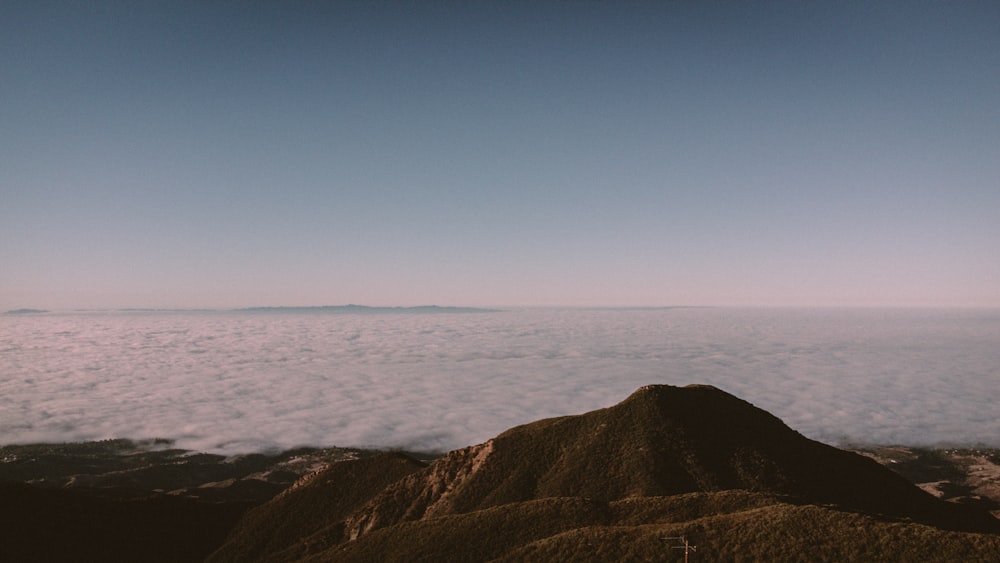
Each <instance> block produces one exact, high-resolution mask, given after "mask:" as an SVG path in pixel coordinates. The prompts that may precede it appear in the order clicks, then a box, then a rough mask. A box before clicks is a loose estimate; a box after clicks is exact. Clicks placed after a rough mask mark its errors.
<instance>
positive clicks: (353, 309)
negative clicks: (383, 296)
mask: <svg viewBox="0 0 1000 563" xmlns="http://www.w3.org/2000/svg"><path fill="white" fill-rule="evenodd" d="M236 310H237V311H241V312H247V313H332V314H354V315H365V314H384V313H414V314H428V313H431V314H433V313H495V312H497V309H480V308H475V307H440V306H438V305H421V306H417V307H370V306H368V305H322V306H317V307H246V308H243V309H236Z"/></svg>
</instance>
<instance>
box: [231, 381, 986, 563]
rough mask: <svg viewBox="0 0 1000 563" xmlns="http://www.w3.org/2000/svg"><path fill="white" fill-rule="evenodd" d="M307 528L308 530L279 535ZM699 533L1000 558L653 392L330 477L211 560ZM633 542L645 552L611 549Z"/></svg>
mask: <svg viewBox="0 0 1000 563" xmlns="http://www.w3.org/2000/svg"><path fill="white" fill-rule="evenodd" d="M360 463H364V464H365V468H364V470H363V471H359V469H360V465H359V464H360ZM389 468H392V469H391V470H390V469H389ZM350 491H355V492H357V491H368V493H365V494H356V493H354V494H352V493H350ZM317 499H345V500H344V502H340V503H339V504H336V505H335V506H333V505H331V503H329V502H327V503H325V504H324V502H323V501H321V500H317ZM317 506H325V508H324V509H322V510H316V509H315V507H317ZM761 511H764V512H761ZM765 512H766V513H767V514H766V518H764V516H765V514H764V513H765ZM306 513H308V514H310V515H311V516H310V517H309V519H308V520H309V522H311V523H310V524H306V525H303V526H301V527H299V528H297V529H288V527H281V526H279V525H278V524H279V523H281V522H283V521H287V520H289V519H294V520H295V521H302V520H303V514H306ZM761 518H764V520H761ZM720 519H721V520H720ZM744 519H745V520H746V521H745V522H744ZM694 521H697V522H698V525H697V526H696V527H695V528H696V529H699V530H700V533H701V534H702V535H703V537H705V538H706V539H707V538H710V537H713V536H719V537H721V536H725V537H726V538H727V539H726V542H728V543H727V544H726V545H728V546H730V547H729V548H730V549H737V548H738V549H749V547H748V546H746V545H742V544H741V541H743V540H741V539H740V538H742V537H744V536H746V534H747V533H749V532H748V531H747V530H746V529H743V528H747V526H749V528H748V529H751V530H753V534H751V535H753V537H755V538H756V537H757V535H760V534H764V535H765V536H766V535H767V533H771V532H762V531H760V530H758V529H757V528H759V527H760V526H761V525H763V524H762V522H771V523H773V524H775V525H776V526H777V527H774V528H771V527H769V528H767V529H768V530H771V531H772V532H775V533H779V534H780V533H784V534H786V535H787V534H788V533H791V532H789V530H787V529H783V528H782V527H781V525H779V523H781V522H786V521H787V522H795V523H796V524H795V526H797V528H796V530H798V531H799V532H802V531H803V530H806V531H808V530H810V529H813V528H814V530H813V532H808V533H809V534H810V537H809V538H808V541H807V542H806V544H807V545H808V546H813V547H811V548H810V549H820V547H821V546H823V545H825V542H826V543H829V542H832V544H831V545H833V544H836V545H838V546H840V544H839V543H837V541H835V540H831V539H830V538H829V537H826V536H824V535H823V534H827V533H828V532H829V531H830V530H837V529H839V528H838V527H845V526H846V527H847V528H846V529H850V528H851V527H856V526H858V525H861V524H864V525H866V526H868V527H869V528H870V529H872V530H876V532H873V533H876V534H882V533H884V534H887V537H888V538H889V539H888V540H879V541H880V542H881V543H880V545H892V542H893V541H896V540H898V539H899V538H904V537H914V534H916V535H921V534H924V535H928V537H932V538H933V540H934V542H937V543H935V544H934V545H938V544H940V545H948V546H949V547H948V549H952V547H951V543H949V542H954V543H957V544H961V543H962V542H963V541H964V542H966V543H965V545H966V548H968V546H969V545H974V544H969V543H968V541H967V540H968V538H965V539H960V538H959V537H958V536H968V535H969V533H972V534H971V535H972V536H973V537H975V538H980V539H979V540H977V541H983V542H987V543H989V542H991V541H992V542H994V543H996V544H997V545H998V546H1000V536H994V535H992V534H995V533H997V532H998V531H1000V525H998V524H1000V522H998V521H997V520H996V519H995V518H993V517H992V516H990V515H989V514H987V513H985V512H981V511H976V510H974V509H971V508H969V507H965V506H960V505H956V504H950V503H946V502H943V501H940V500H938V499H936V498H934V497H932V496H931V495H929V494H927V493H925V492H923V491H922V490H920V489H919V488H917V487H915V486H913V485H911V484H909V483H908V482H906V481H905V480H904V479H903V478H902V477H900V476H899V475H897V474H895V473H893V472H892V471H890V470H888V469H886V468H884V467H883V466H881V465H879V464H878V463H876V462H874V461H872V460H870V459H868V458H865V457H863V456H860V455H857V454H853V453H850V452H846V451H843V450H839V449H837V448H833V447H831V446H827V445H824V444H821V443H819V442H816V441H813V440H810V439H808V438H805V437H804V436H802V435H800V434H799V433H797V432H795V431H794V430H792V429H790V428H788V427H787V426H786V425H785V424H784V423H782V422H781V421H780V420H779V419H777V418H776V417H774V416H772V415H771V414H769V413H767V412H766V411H763V410H761V409H759V408H757V407H754V406H753V405H751V404H750V403H748V402H746V401H743V400H741V399H739V398H737V397H734V396H732V395H730V394H728V393H725V392H723V391H721V390H719V389H717V388H715V387H711V386H706V385H691V386H687V387H673V386H667V385H649V386H645V387H642V388H640V389H638V390H637V391H635V392H634V393H633V394H632V395H631V396H629V397H628V398H627V399H625V400H624V401H622V402H621V403H619V404H617V405H614V406H612V407H609V408H605V409H600V410H596V411H592V412H589V413H586V414H582V415H577V416H565V417H558V418H550V419H545V420H540V421H537V422H533V423H530V424H525V425H522V426H517V427H515V428H512V429H510V430H507V431H506V432H504V433H502V434H500V435H499V436H496V437H495V438H493V439H491V440H489V441H487V442H485V443H483V444H479V445H476V446H471V447H467V448H463V449H460V450H456V451H453V452H451V453H449V454H448V455H446V456H444V457H442V458H440V459H438V460H436V461H434V462H433V463H431V464H430V465H426V466H424V465H422V464H418V463H416V462H412V461H411V462H408V463H403V462H402V460H401V459H400V458H399V456H398V455H397V456H388V457H385V458H384V459H382V460H381V461H380V460H376V459H370V460H365V461H363V462H342V463H338V464H334V465H332V466H330V467H329V468H328V469H326V470H324V472H322V473H321V474H319V475H317V476H314V477H313V478H312V479H311V480H309V481H306V482H302V483H301V484H300V485H299V486H297V487H295V488H294V489H293V490H290V491H288V492H286V493H285V494H283V495H281V496H280V497H278V498H276V499H275V500H273V501H272V502H271V503H268V504H266V505H264V506H262V507H259V508H258V509H256V510H254V511H251V512H250V514H248V516H247V518H246V519H245V521H244V523H243V525H241V526H237V528H236V530H235V531H234V533H233V534H232V536H231V537H230V540H229V541H228V542H227V543H226V544H225V545H224V546H223V547H222V548H221V549H220V550H219V551H217V552H216V553H215V555H214V559H215V560H216V561H227V560H232V561H235V560H243V559H247V558H262V559H267V558H268V557H272V558H274V559H275V560H289V559H300V558H309V557H319V558H321V559H327V560H329V559H332V560H355V559H358V560H363V559H365V558H369V557H373V558H376V559H397V558H404V559H413V558H416V559H421V558H427V559H435V558H442V557H443V558H446V559H447V558H458V559H471V560H488V559H495V558H502V557H510V558H513V559H521V558H525V557H527V558H534V557H535V556H537V557H538V558H539V559H546V558H549V557H553V556H554V557H556V558H557V559H561V558H564V556H566V557H569V556H570V554H572V558H577V557H581V556H586V557H584V558H585V559H586V558H588V557H590V556H588V555H587V554H593V553H596V552H594V551H593V550H589V551H588V550H587V549H583V548H582V544H580V543H579V542H583V541H585V540H586V542H588V543H587V545H591V546H594V545H602V546H604V543H602V542H604V541H605V540H606V539H607V538H605V536H606V535H607V534H609V533H612V532H613V535H615V537H616V538H617V539H615V540H614V546H613V549H617V550H620V549H623V548H622V546H632V547H629V548H628V549H633V548H634V549H637V550H639V551H638V552H636V553H639V552H642V550H643V549H647V547H642V546H644V545H645V543H644V542H647V540H650V541H651V538H652V537H653V536H650V535H649V534H653V535H656V536H657V537H660V536H677V535H680V534H679V533H678V532H679V531H683V528H685V527H688V528H689V527H690V523H691V522H694ZM748 522H749V523H748ZM733 526H736V529H737V530H738V531H737V532H733V530H732V527H733ZM901 526H902V527H903V528H900V527H901ZM811 527H812V528H811ZM904 528H905V530H904ZM276 529H281V530H283V531H282V532H281V533H280V534H279V535H280V537H275V530H276ZM901 530H902V531H901ZM914 530H918V531H919V532H920V533H919V534H917V533H916V532H914ZM626 531H627V532H628V534H626V535H629V534H632V536H634V538H633V540H634V541H637V542H639V543H638V544H635V545H633V543H634V542H633V543H630V542H632V541H633V540H626V539H623V538H621V537H618V535H620V534H621V533H625V532H626ZM903 531H905V532H906V533H905V534H903ZM957 532H964V533H962V534H958V533H957ZM685 533H688V535H692V534H691V533H689V532H685ZM802 533H806V532H802ZM844 533H845V534H847V532H846V531H845V532H844ZM616 534H617V535H616ZM733 534H735V535H733ZM817 534H818V538H817V537H813V536H815V535H817ZM894 534H895V535H894ZM900 534H903V535H900ZM906 534H910V535H909V536H907V535H906ZM265 538H266V541H264V539H265ZM574 538H575V539H574ZM602 538H604V539H602ZM824 538H826V539H824ZM557 539H558V541H557ZM640 540H641V541H640ZM756 541H763V540H761V539H760V538H757V540H756ZM804 541H805V540H804ZM900 541H902V540H900ZM540 542H541V543H540ZM553 542H555V543H553ZM623 542H624V543H623ZM640 544H641V545H640ZM650 545H659V544H657V542H654V543H653V544H650ZM741 545H742V547H739V546H741ZM734 546H736V547H734ZM604 547H607V548H609V549H611V548H612V546H610V545H608V546H604ZM660 547H661V548H662V545H660ZM842 547H843V546H840V547H838V549H840V548H842ZM904 547H905V546H904ZM926 547H927V546H926V545H923V546H921V548H920V549H921V551H918V552H917V553H925V552H926V549H925V548H926ZM415 550H416V551H415ZM421 550H423V551H421ZM449 550H453V551H449ZM525 550H527V551H525ZM552 550H555V551H552ZM615 553H617V552H614V551H613V550H612V552H608V555H609V556H617V555H622V554H621V553H618V554H617V555H615ZM734 553H735V552H734ZM817 553H818V554H820V555H822V552H821V551H820V552H817ZM839 553H844V554H848V555H850V554H851V553H854V552H851V551H849V550H848V551H843V550H841V551H840V552H839ZM900 553H905V549H904V550H903V551H901V552H900ZM974 553H975V551H974V552H973V554H974ZM543 555H544V556H543ZM860 555H863V556H864V557H862V558H865V557H868V556H873V555H875V553H873V552H870V551H866V552H860ZM590 558H591V559H593V557H590ZM712 558H713V559H716V558H717V557H712Z"/></svg>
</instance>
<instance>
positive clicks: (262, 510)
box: [211, 453, 426, 562]
mask: <svg viewBox="0 0 1000 563" xmlns="http://www.w3.org/2000/svg"><path fill="white" fill-rule="evenodd" d="M424 467H426V464H425V463H422V462H419V461H417V460H414V459H412V458H410V457H407V456H405V455H403V454H397V453H388V454H382V455H378V456H374V457H368V458H362V459H358V460H350V461H343V462H339V463H334V464H332V465H330V466H329V467H327V468H326V469H324V470H322V471H319V472H317V473H314V474H312V475H308V476H306V477H304V478H302V479H300V480H299V481H298V482H296V484H295V485H293V486H292V487H291V488H289V489H287V490H285V491H284V492H282V493H281V494H280V495H278V496H277V497H275V498H274V499H272V500H271V501H270V502H268V503H266V504H263V505H261V506H258V507H256V508H254V509H252V510H250V511H249V512H248V513H247V514H246V516H245V517H244V518H243V520H242V521H240V523H239V524H238V525H237V526H236V527H235V528H234V529H233V531H232V532H231V533H230V536H229V540H228V541H227V543H226V544H225V545H223V546H222V547H221V548H220V549H219V550H218V551H217V552H216V553H214V554H213V556H212V558H211V559H212V560H213V561H234V562H235V561H260V560H266V559H269V558H273V559H275V560H278V561H288V560H290V559H294V558H297V557H298V556H299V555H300V553H297V550H298V551H304V550H306V549H307V548H310V549H314V550H318V549H321V548H323V547H328V544H327V543H325V542H324V540H323V539H321V538H323V537H333V538H336V539H337V541H339V538H340V537H341V536H342V535H343V521H344V519H345V518H347V517H348V516H349V515H350V514H351V513H352V512H353V511H356V510H358V509H359V508H361V507H362V506H363V505H364V504H365V503H366V502H367V501H369V500H370V499H371V498H372V497H373V496H375V495H376V494H377V493H378V492H379V491H381V490H382V489H384V488H385V487H386V486H388V485H390V484H391V483H393V482H395V481H398V480H399V479H401V478H403V477H405V476H406V475H408V474H410V473H413V472H414V471H419V470H421V469H423V468H424ZM317 532H323V533H322V534H320V535H319V536H318V537H317V539H316V540H315V541H301V540H302V539H303V538H308V537H309V536H311V535H313V534H316V533H317Z"/></svg>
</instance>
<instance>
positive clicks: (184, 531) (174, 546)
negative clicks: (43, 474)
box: [0, 481, 251, 562]
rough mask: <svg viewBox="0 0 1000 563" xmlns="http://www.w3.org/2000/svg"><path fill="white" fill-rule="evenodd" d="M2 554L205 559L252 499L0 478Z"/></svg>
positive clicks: (10, 557) (15, 557) (9, 557)
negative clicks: (110, 492)
mask: <svg viewBox="0 0 1000 563" xmlns="http://www.w3.org/2000/svg"><path fill="white" fill-rule="evenodd" d="M0 499H2V502H0V561H46V562H54V561H148V562H156V561H164V562H166V561H171V562H175V561H199V560H202V559H204V558H205V556H207V555H208V554H209V553H211V552H212V550H213V549H215V548H216V547H217V546H218V545H219V544H220V543H221V542H222V541H223V540H224V539H225V538H226V534H227V532H228V531H229V530H230V529H231V528H232V526H233V525H234V524H235V523H236V522H237V520H238V519H239V518H240V516H241V515H242V514H243V513H244V512H245V511H246V510H247V509H248V508H249V507H250V506H251V504H250V503H245V502H229V503H225V504H215V503H205V502H200V501H198V500H195V499H191V498H181V497H173V496H158V497H150V498H144V499H126V500H123V499H114V498H103V497H97V496H93V495H89V494H86V493H84V492H81V491H77V490H65V489H51V488H39V487H33V486H30V485H26V484H24V483H7V482H2V481H0Z"/></svg>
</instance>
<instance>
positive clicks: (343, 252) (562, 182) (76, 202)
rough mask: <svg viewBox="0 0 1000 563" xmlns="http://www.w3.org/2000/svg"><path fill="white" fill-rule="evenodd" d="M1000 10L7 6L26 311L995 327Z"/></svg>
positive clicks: (3, 173) (5, 250) (0, 9)
mask: <svg viewBox="0 0 1000 563" xmlns="http://www.w3.org/2000/svg"><path fill="white" fill-rule="evenodd" d="M998 29H1000V4H998V3H996V2H992V1H984V2H975V1H970V2H958V1H956V2H952V1H941V0H935V1H919V0H918V1H914V2H851V1H848V2H798V1H796V2H753V3H743V2H727V1H712V2H682V1H679V2H652V3H650V2H634V3H633V2H615V3H597V2H547V3H546V2H523V3H522V2H495V3H494V2H426V3H424V2H419V3H418V2H403V1H400V2H374V3H369V2H356V3H355V2H305V1H299V2H295V1H293V2H266V1H257V2H177V1H171V2H154V1H149V2H125V1H123V2H101V1H97V2H37V1H19V0H13V1H6V2H3V3H2V4H0V100H2V103H0V309H4V310H5V309H13V308H21V307H32V308H44V309H62V308H117V307H154V308H156V307H178V308H197V307H241V306H263V305H271V306H278V305H289V306H292V305H336V304H346V303H363V304H369V305H424V304H437V305H483V306H543V305H546V306H645V305H653V306H655V305H740V306H744V305H746V306H774V305H780V306H957V307H980V306H988V307H997V306H1000V220H998V218H1000V70H998V69H1000V33H998V32H997V30H998Z"/></svg>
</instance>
